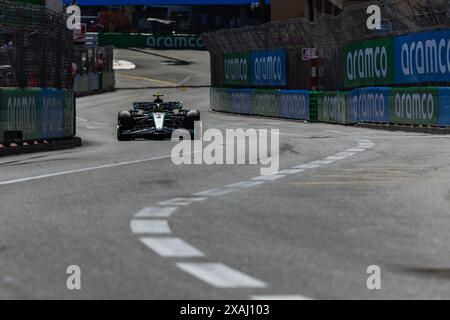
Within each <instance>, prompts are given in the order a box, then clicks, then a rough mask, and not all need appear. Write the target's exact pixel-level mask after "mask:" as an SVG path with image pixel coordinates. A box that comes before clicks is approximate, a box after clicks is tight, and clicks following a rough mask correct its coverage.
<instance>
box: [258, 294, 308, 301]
mask: <svg viewBox="0 0 450 320" xmlns="http://www.w3.org/2000/svg"><path fill="white" fill-rule="evenodd" d="M250 299H251V300H266V301H274V300H313V299H311V298H308V297H305V296H301V295H273V296H251V297H250Z"/></svg>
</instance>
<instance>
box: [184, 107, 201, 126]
mask: <svg viewBox="0 0 450 320" xmlns="http://www.w3.org/2000/svg"><path fill="white" fill-rule="evenodd" d="M195 121H200V111H198V110H191V111H189V112H188V113H186V116H185V118H184V125H183V127H184V128H185V129H187V130H194V128H195Z"/></svg>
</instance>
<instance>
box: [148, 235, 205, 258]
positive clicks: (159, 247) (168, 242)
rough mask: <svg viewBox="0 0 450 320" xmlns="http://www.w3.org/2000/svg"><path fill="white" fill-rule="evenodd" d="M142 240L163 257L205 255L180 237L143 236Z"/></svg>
mask: <svg viewBox="0 0 450 320" xmlns="http://www.w3.org/2000/svg"><path fill="white" fill-rule="evenodd" d="M141 241H142V242H143V243H144V244H145V245H146V246H147V247H149V248H150V249H152V250H153V251H154V252H156V253H157V254H159V255H160V256H162V257H178V258H181V257H182V258H194V257H203V256H204V254H203V252H201V251H200V250H198V249H196V248H194V247H193V246H191V245H190V244H187V243H186V242H184V241H183V240H181V239H178V238H141Z"/></svg>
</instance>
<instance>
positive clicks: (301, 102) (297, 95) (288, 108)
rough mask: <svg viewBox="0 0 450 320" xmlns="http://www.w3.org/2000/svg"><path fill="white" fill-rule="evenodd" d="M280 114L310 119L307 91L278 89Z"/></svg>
mask: <svg viewBox="0 0 450 320" xmlns="http://www.w3.org/2000/svg"><path fill="white" fill-rule="evenodd" d="M280 107H281V110H280V116H281V117H283V118H288V119H296V120H310V92H309V91H301V90H299V91H294V90H281V91H280Z"/></svg>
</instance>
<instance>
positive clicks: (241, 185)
mask: <svg viewBox="0 0 450 320" xmlns="http://www.w3.org/2000/svg"><path fill="white" fill-rule="evenodd" d="M261 184H264V182H263V181H241V182H238V183H233V184H229V185H227V186H225V188H244V189H245V188H252V187H256V186H259V185H261Z"/></svg>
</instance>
